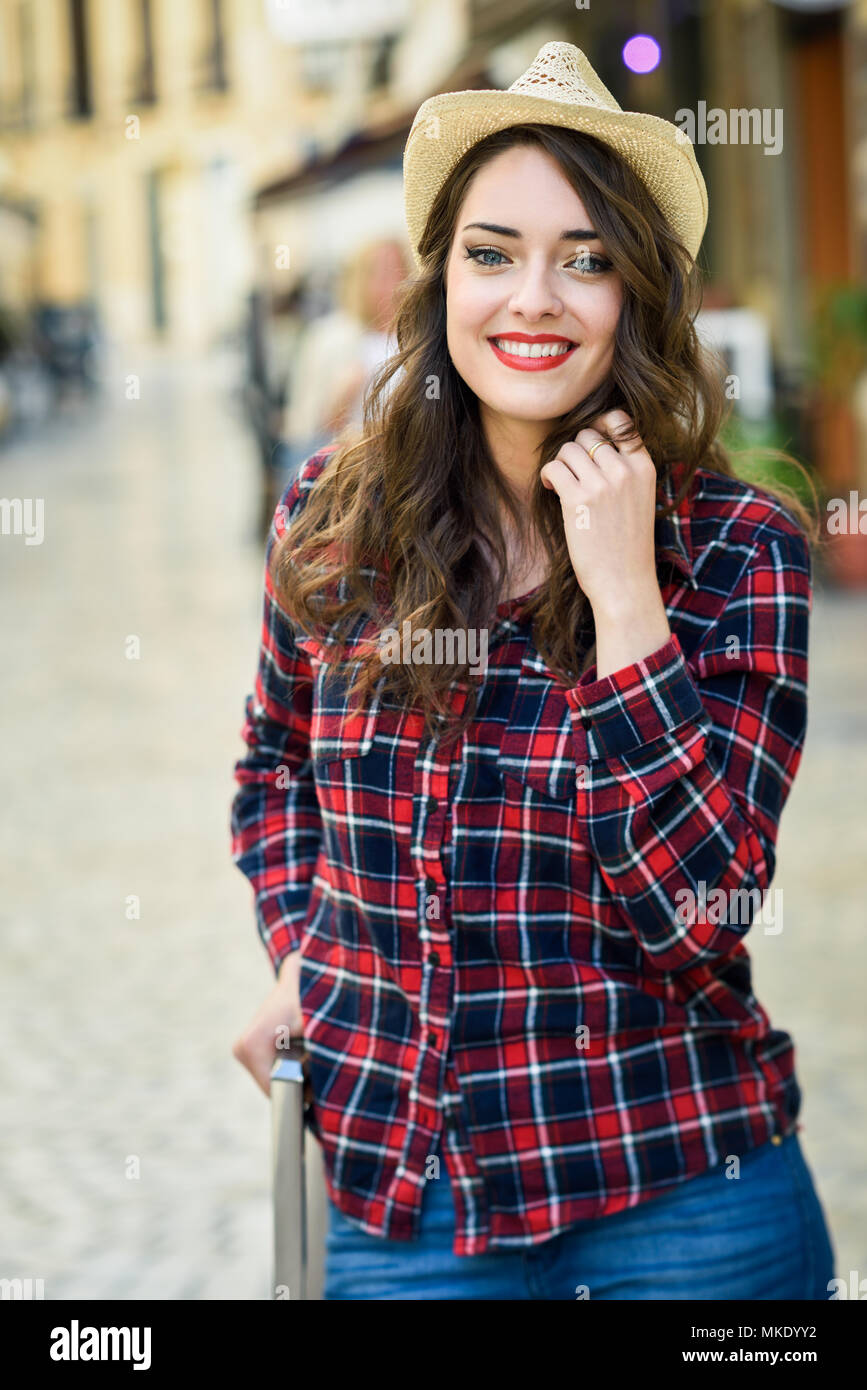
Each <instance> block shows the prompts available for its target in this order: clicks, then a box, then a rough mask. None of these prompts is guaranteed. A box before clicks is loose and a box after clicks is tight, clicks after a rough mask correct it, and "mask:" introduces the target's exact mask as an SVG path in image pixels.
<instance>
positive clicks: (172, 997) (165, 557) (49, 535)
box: [0, 352, 867, 1299]
mask: <svg viewBox="0 0 867 1390" xmlns="http://www.w3.org/2000/svg"><path fill="white" fill-rule="evenodd" d="M129 357H130V359H131V360H130V361H126V360H125V361H124V362H123V363H122V364H120V366H119V368H118V369H117V370H115V371H114V372H113V374H112V376H111V379H110V382H109V385H108V386H107V388H106V397H105V401H104V403H103V405H101V406H97V407H96V408H94V409H93V411H92V412H91V411H90V409H89V408H88V407H86V406H81V407H77V406H74V405H69V406H68V407H67V408H66V410H65V411H64V412H63V413H62V414H61V415H60V416H58V417H57V418H56V419H55V421H54V422H53V423H52V424H51V425H50V426H49V427H48V428H47V429H45V430H43V431H42V432H41V433H40V434H39V436H38V437H36V438H33V439H32V440H24V441H23V442H18V443H16V444H15V445H14V447H11V448H7V449H6V450H5V451H3V452H0V472H2V485H0V486H2V492H3V495H4V496H6V497H10V498H14V497H22V498H26V497H41V498H44V499H45V535H44V541H43V543H42V544H41V545H26V544H25V543H24V537H23V536H21V535H18V536H14V535H13V536H4V537H3V544H2V550H0V556H2V568H3V580H2V586H0V604H2V610H3V623H2V626H3V645H4V654H5V663H4V665H5V680H4V686H5V689H4V695H5V700H6V705H7V710H6V727H7V734H6V739H5V743H4V750H3V762H4V768H3V783H4V788H5V795H4V812H5V824H4V844H5V848H6V862H7V869H6V874H5V883H4V894H3V901H2V908H0V912H2V930H3V939H4V943H5V959H4V963H3V970H2V974H0V1088H2V1094H3V1106H2V1111H3V1113H2V1121H3V1123H2V1139H0V1145H2V1147H0V1192H2V1194H3V1196H2V1199H0V1200H2V1207H3V1211H2V1218H0V1276H3V1277H7V1278H13V1277H22V1278H26V1277H32V1278H42V1279H44V1283H45V1297H46V1298H47V1299H61V1298H87V1299H105V1298H123V1299H264V1298H267V1297H269V1286H270V1281H271V1228H270V1217H271V1211H270V1130H269V1113H268V1103H267V1101H266V1099H265V1097H264V1096H263V1095H262V1094H261V1092H259V1091H258V1090H257V1088H256V1087H255V1085H254V1083H253V1081H252V1080H251V1079H250V1077H249V1076H248V1074H247V1073H246V1072H245V1071H244V1070H243V1069H242V1068H241V1066H240V1065H239V1064H238V1063H237V1062H236V1061H235V1060H234V1058H233V1057H232V1055H231V1051H230V1048H231V1044H232V1041H233V1039H234V1038H235V1036H236V1034H237V1033H238V1031H239V1030H240V1028H241V1027H242V1026H243V1025H244V1023H245V1022H246V1020H247V1018H248V1016H249V1015H250V1014H251V1013H252V1012H253V1010H254V1009H255V1007H256V1006H257V1005H258V1003H259V1001H260V999H261V997H262V996H264V994H265V993H266V991H267V990H268V989H269V988H270V985H271V983H272V978H273V976H272V972H271V969H270V966H269V965H268V964H267V960H266V956H265V952H264V949H263V947H262V946H261V944H260V942H259V939H258V936H257V934H256V928H255V923H254V918H253V908H252V896H251V891H250V887H249V884H248V883H247V881H246V880H245V879H244V878H243V877H242V876H241V874H240V873H239V872H238V870H237V869H236V868H235V867H234V865H233V864H232V863H231V860H230V852H229V829H228V825H229V804H230V799H231V796H232V794H233V788H234V784H233V782H232V776H231V771H232V764H233V761H234V759H235V758H236V757H237V756H238V755H239V754H240V752H241V743H240V737H239V731H240V727H241V723H242V718H243V700H244V697H245V695H246V693H247V692H248V691H249V690H250V689H251V688H252V682H253V678H254V674H255V660H256V653H257V643H258V638H259V613H260V602H261V572H262V559H263V549H262V545H261V543H260V540H259V538H258V534H257V530H256V526H257V518H258V496H257V486H258V470H257V459H256V453H255V446H254V443H253V440H252V438H251V435H250V432H249V430H248V428H247V426H246V425H245V422H244V420H243V417H242V414H241V411H240V407H239V405H238V403H237V398H236V394H235V382H236V380H237V378H238V375H239V373H240V367H239V364H238V363H237V362H236V361H235V360H234V359H233V358H231V357H230V356H228V355H227V356H225V357H223V358H211V359H209V360H208V361H206V360H205V359H204V358H202V359H198V360H192V361H190V360H180V359H176V358H173V357H162V356H160V355H159V354H158V353H156V352H154V353H153V356H152V357H148V358H147V359H145V358H142V357H141V355H140V354H137V353H132V352H131V353H129ZM128 372H138V373H140V376H141V399H140V400H127V399H125V395H124V381H125V378H126V374H127V373H128ZM865 617H867V595H863V596H860V597H858V596H852V597H840V596H834V597H832V596H824V595H822V594H817V597H816V602H815V608H814V615H813V623H812V652H811V691H812V703H811V722H810V729H809V733H808V739H807V747H806V751H805V754H804V759H803V762H802V765H801V769H800V772H799V774H798V777H797V779H796V782H795V788H794V791H793V794H792V797H791V799H790V802H789V804H788V807H787V809H786V811H785V813H784V815H783V820H782V828H781V838H780V853H779V860H778V873H777V877H776V880H775V886H776V887H778V888H782V889H783V893H784V899H783V905H784V929H783V931H782V932H781V933H780V934H779V935H770V934H768V935H761V934H756V935H754V936H753V937H751V940H752V950H753V958H754V961H755V967H756V983H757V993H758V996H759V999H760V1000H761V1002H762V1003H763V1004H764V1005H765V1007H766V1008H767V1009H768V1011H769V1013H770V1015H771V1019H772V1020H773V1022H774V1024H775V1025H776V1026H778V1027H782V1028H785V1029H787V1030H788V1031H790V1032H791V1033H792V1034H793V1035H794V1038H795V1042H796V1045H797V1060H798V1071H799V1078H800V1082H801V1085H802V1088H803V1091H804V1105H803V1111H802V1116H801V1119H802V1124H803V1129H802V1132H801V1142H802V1144H803V1148H804V1152H805V1154H806V1157H807V1160H808V1163H809V1164H810V1166H811V1167H812V1169H813V1172H814V1174H815V1177H816V1180H817V1185H818V1189H819V1194H820V1196H821V1198H822V1200H823V1202H824V1204H825V1207H826V1211H827V1214H828V1218H829V1223H830V1226H831V1232H832V1239H833V1241H834V1245H835V1249H836V1255H837V1269H836V1273H837V1274H838V1275H839V1276H842V1277H844V1278H847V1279H848V1271H849V1270H850V1269H855V1270H860V1271H861V1273H862V1275H863V1274H867V1181H865V1178H867V1157H865V1152H864V1143H863V1136H864V1133H865V1132H867V1082H865V1079H864V1070H863V1066H862V1057H863V980H864V978H865V967H867V939H865V931H864V909H863V865H864V863H865V860H867V823H865V818H864V814H863V799H864V796H863V788H864V785H865V781H867V700H865V691H864V688H863V684H864V676H863V670H864V663H863V634H864V624H865ZM131 638H138V639H139V641H140V657H139V659H132V660H131V659H128V656H127V654H126V653H127V650H128V646H129V642H130V639H131ZM59 695H60V698H58V696H59ZM13 847H14V848H13ZM133 895H134V896H135V897H136V898H138V899H139V900H140V904H141V907H140V918H138V919H136V917H135V916H133V915H131V914H130V909H129V906H128V904H129V901H130V899H131V898H132V897H133ZM128 914H130V915H128ZM136 1164H138V1165H140V1172H139V1174H138V1175H137V1176H135V1175H133V1176H130V1173H131V1172H132V1173H135V1166H136Z"/></svg>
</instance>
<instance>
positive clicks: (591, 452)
mask: <svg viewBox="0 0 867 1390" xmlns="http://www.w3.org/2000/svg"><path fill="white" fill-rule="evenodd" d="M608 442H609V441H608V440H607V439H597V441H596V443H595V444H591V445H590V448H589V449H588V450H587V452H588V454H589V455H590V457H591V458H593V455H594V454H595V452H596V450H597V449H598V448H600V447H601V445H603V444H607V443H608Z"/></svg>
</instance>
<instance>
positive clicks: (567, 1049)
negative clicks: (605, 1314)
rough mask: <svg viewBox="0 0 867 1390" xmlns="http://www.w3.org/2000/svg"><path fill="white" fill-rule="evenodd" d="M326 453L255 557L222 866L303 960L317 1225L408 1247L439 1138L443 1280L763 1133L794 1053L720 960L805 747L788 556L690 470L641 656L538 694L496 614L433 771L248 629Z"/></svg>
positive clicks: (792, 545)
mask: <svg viewBox="0 0 867 1390" xmlns="http://www.w3.org/2000/svg"><path fill="white" fill-rule="evenodd" d="M329 452H330V451H329V450H323V451H321V452H319V453H317V454H313V455H312V456H311V457H310V458H308V459H307V460H306V461H305V463H304V464H303V465H302V468H301V470H300V472H299V473H298V474H297V475H296V477H295V479H294V481H293V483H292V484H291V486H289V487H288V488H287V489H286V491H285V492H284V495H283V498H282V500H281V503H280V505H279V506H278V507H277V510H276V512H275V516H274V521H273V523H272V528H271V534H270V536H269V540H268V544H267V547H266V569H265V583H264V588H265V594H264V620H263V624H262V635H261V647H260V651H259V666H258V675H257V678H256V685H255V693H254V694H252V695H250V696H249V697H248V698H247V701H246V722H245V724H244V727H243V730H242V738H243V739H244V741H245V743H246V747H247V751H246V754H245V755H244V756H243V757H242V758H241V759H240V760H239V761H238V762H237V763H236V765H235V778H236V781H237V783H238V784H239V785H238V789H237V791H236V793H235V796H234V801H233V803H232V853H233V859H234V862H235V863H236V864H237V865H238V867H239V868H240V869H241V870H242V872H243V873H244V874H245V875H246V876H247V877H248V878H249V880H250V881H251V883H252V885H253V887H254V889H255V903H256V913H257V921H258V928H259V932H260V934H261V937H262V940H263V942H264V944H265V946H266V948H267V950H268V953H269V956H270V958H271V961H272V963H273V965H274V968H275V971H276V970H277V969H279V965H280V962H281V961H282V960H283V958H284V957H285V956H286V954H287V953H288V952H290V951H292V950H294V949H296V948H298V947H300V948H301V952H302V958H301V977H300V978H301V1002H302V1014H303V1025H304V1039H305V1045H306V1050H307V1052H308V1055H309V1058H310V1081H311V1088H312V1095H313V1116H314V1118H313V1119H312V1120H311V1123H312V1124H313V1127H314V1130H315V1132H316V1133H317V1135H318V1137H319V1139H320V1142H321V1145H322V1150H323V1156H324V1161H325V1173H326V1181H327V1186H328V1191H329V1193H330V1196H331V1198H332V1200H333V1201H334V1202H335V1203H336V1204H337V1206H338V1207H339V1208H340V1209H341V1210H342V1211H343V1212H344V1214H345V1215H346V1216H348V1217H349V1218H350V1219H352V1220H354V1221H355V1222H356V1223H357V1224H359V1225H360V1226H361V1227H362V1228H363V1229H364V1230H365V1231H368V1232H370V1233H372V1234H377V1235H381V1236H385V1237H389V1238H392V1239H407V1238H412V1237H413V1236H414V1235H415V1233H416V1232H417V1229H418V1223H419V1216H420V1211H421V1205H422V1199H423V1195H424V1186H425V1182H426V1180H427V1179H428V1178H429V1177H430V1176H431V1173H432V1172H434V1171H436V1170H435V1169H432V1168H431V1167H430V1166H429V1165H428V1160H429V1158H430V1156H431V1155H433V1154H435V1153H436V1151H437V1148H438V1140H439V1137H440V1135H441V1134H443V1131H444V1135H443V1139H442V1143H443V1152H444V1155H445V1159H446V1165H447V1168H448V1173H449V1175H450V1177H446V1176H445V1175H443V1180H444V1181H449V1180H450V1181H451V1183H452V1186H453V1189H454V1195H455V1205H456V1215H457V1227H456V1233H455V1239H454V1246H453V1248H454V1252H455V1253H456V1254H466V1255H471V1254H476V1253H478V1252H481V1251H485V1250H494V1249H502V1248H510V1247H511V1248H517V1247H522V1246H528V1245H534V1244H536V1243H537V1242H540V1241H544V1240H547V1239H549V1238H550V1237H552V1236H555V1235H557V1234H558V1233H559V1232H561V1231H564V1230H566V1229H568V1228H569V1227H571V1226H573V1225H574V1224H575V1223H576V1222H579V1221H582V1220H585V1219H587V1218H589V1217H596V1216H606V1215H610V1214H611V1213H613V1212H618V1211H622V1210H623V1209H625V1208H628V1207H633V1206H635V1205H637V1204H638V1203H639V1202H643V1201H646V1200H648V1199H649V1198H652V1197H654V1196H656V1195H657V1194H659V1193H662V1192H665V1191H666V1190H668V1189H670V1188H672V1187H674V1186H676V1185H677V1184H679V1183H682V1182H683V1181H684V1180H685V1179H688V1178H690V1177H692V1176H694V1175H697V1174H699V1173H702V1172H703V1171H705V1170H706V1169H707V1168H709V1167H711V1166H713V1165H716V1164H719V1163H721V1162H723V1161H724V1160H725V1159H726V1158H727V1156H728V1155H731V1154H738V1155H743V1154H744V1153H745V1152H746V1151H747V1150H750V1149H752V1148H754V1147H755V1146H757V1145H759V1144H762V1143H763V1142H765V1141H766V1140H767V1139H769V1138H771V1137H773V1136H775V1135H780V1134H787V1133H790V1132H792V1130H794V1129H795V1128H797V1127H798V1126H797V1125H796V1119H797V1116H798V1113H799V1109H800V1100H801V1095H800V1089H799V1086H798V1082H797V1080H796V1077H795V1071H794V1046H793V1043H792V1039H791V1037H790V1036H789V1035H788V1034H787V1033H785V1032H781V1031H779V1030H776V1029H773V1028H772V1027H771V1024H770V1020H769V1018H768V1016H767V1013H766V1012H765V1010H764V1009H763V1008H762V1006H761V1005H760V1004H759V1002H758V1000H757V999H756V997H755V995H754V993H753V991H752V985H751V968H750V959H749V955H748V953H747V950H746V947H745V944H744V938H745V936H746V934H747V931H748V928H749V926H750V925H751V923H752V921H753V917H754V914H755V913H756V911H757V908H758V902H759V901H760V900H761V896H762V891H763V890H765V889H767V886H768V884H769V883H770V881H771V879H772V877H773V873H774V861H775V841H776V835H777V827H778V822H779V818H780V813H781V811H782V808H783V805H784V803H785V800H786V797H787V795H788V792H789V788H790V787H791V783H792V779H793V777H794V775H795V772H796V769H797V766H798V763H799V761H800V756H801V749H802V745H803V740H804V734H805V725H806V680H807V633H808V616H809V612H810V608H811V603H812V596H811V586H810V560H809V551H808V548H807V544H806V542H805V540H804V539H803V538H802V536H801V534H800V532H799V531H798V530H797V528H796V527H795V526H794V525H793V524H792V523H791V521H789V520H788V518H787V517H786V515H785V513H784V512H783V510H782V509H781V508H780V506H779V505H778V504H777V503H776V502H775V501H774V499H772V498H770V497H768V496H767V495H766V494H763V493H759V492H756V491H755V490H753V489H751V488H750V487H748V486H747V485H746V484H744V483H742V482H740V481H736V480H734V479H730V478H726V477H722V476H719V475H717V474H714V473H711V472H706V471H704V470H700V471H699V472H698V473H697V475H696V480H695V483H694V485H693V488H692V491H691V493H690V495H689V497H688V498H687V500H686V501H685V502H684V503H683V504H682V505H681V506H680V508H679V510H678V511H677V512H676V513H675V514H674V515H673V516H672V517H671V518H668V519H665V518H662V517H659V518H658V519H657V532H656V544H657V559H658V577H659V581H660V586H661V589H662V594H663V599H664V601H665V605H666V610H667V612H668V617H669V623H670V626H671V630H672V636H671V638H670V640H669V641H667V642H666V643H665V645H664V646H662V647H660V648H659V649H658V650H657V651H655V652H653V653H652V654H651V655H649V656H647V657H646V658H645V659H644V660H641V661H637V662H635V663H633V664H632V665H630V666H627V667H624V668H623V669H622V670H618V671H616V672H614V673H613V674H612V675H609V676H605V677H603V678H602V679H597V678H596V671H595V667H590V668H589V669H588V670H587V671H586V672H585V674H584V675H583V676H582V677H581V678H580V679H579V680H578V681H577V683H576V684H575V686H574V687H573V688H565V687H564V686H563V685H562V684H561V683H559V682H557V681H555V679H554V677H553V676H552V674H551V673H550V671H549V670H548V668H547V667H546V666H545V664H544V663H543V661H542V659H541V657H540V656H539V654H538V652H537V651H536V649H535V647H534V645H533V640H532V636H531V633H530V630H529V624H528V623H527V622H524V621H523V620H522V612H523V605H522V601H521V600H510V601H509V602H507V603H505V604H501V605H500V607H499V609H498V613H497V620H496V623H495V624H494V625H493V626H492V627H491V628H490V629H489V639H488V641H489V646H488V655H487V668H486V672H485V677H484V683H483V686H482V689H481V691H480V700H479V707H478V713H477V718H476V719H475V721H474V723H473V724H472V725H471V726H470V728H469V730H468V732H467V733H466V735H465V737H464V738H463V740H462V741H461V740H458V741H457V742H456V743H455V744H454V745H453V747H452V749H451V751H449V750H446V749H443V751H442V752H440V751H438V748H437V740H436V739H430V738H428V737H423V736H422V734H423V721H422V716H421V714H420V713H419V712H418V711H416V710H413V711H404V710H401V709H400V708H399V707H398V706H397V705H392V704H391V703H389V702H387V701H385V700H384V699H381V698H380V692H379V690H377V692H376V695H375V697H374V704H373V707H372V708H371V709H369V710H368V711H367V712H364V713H362V714H361V715H359V714H358V712H357V711H355V712H350V713H349V714H347V706H346V703H345V691H346V680H345V679H344V678H343V677H341V678H340V679H341V681H342V682H343V683H342V684H341V685H340V686H339V688H338V687H337V686H335V687H334V688H330V689H329V690H327V691H325V690H323V686H322V678H323V674H324V669H325V661H324V656H325V652H324V649H323V647H322V646H321V645H319V644H317V642H315V641H313V640H311V639H310V638H308V637H307V636H305V635H304V634H303V633H301V630H300V629H299V628H298V627H297V625H295V624H294V623H289V622H288V621H287V619H286V617H285V615H284V614H283V613H282V611H281V610H280V609H279V608H278V607H277V605H276V603H275V598H274V591H273V588H272V586H271V581H270V578H269V577H268V574H267V558H268V557H269V556H270V553H271V549H272V547H273V544H274V542H275V540H276V538H277V536H278V535H279V534H282V532H283V529H284V525H285V523H286V522H287V520H289V519H291V517H292V515H293V514H294V512H295V509H296V508H297V507H300V506H303V503H304V499H305V497H306V495H307V493H308V490H309V488H310V486H311V485H312V483H313V482H314V480H315V479H316V478H317V477H318V476H319V474H320V472H321V471H322V468H323V467H324V465H325V463H326V462H327V457H328V453H329ZM661 495H662V496H663V497H666V498H667V499H670V497H671V493H670V492H669V491H668V489H667V486H666V485H665V484H663V485H662V492H661ZM526 597H527V595H524V596H523V599H524V600H525V599H526ZM371 631H372V632H374V633H375V631H376V629H375V628H373V625H372V623H370V622H369V621H368V620H359V628H358V632H359V635H365V636H367V637H368V639H369V637H370V633H371ZM588 640H590V639H589V638H588ZM464 698H465V696H464V694H463V693H462V692H459V691H455V692H454V699H455V701H456V703H458V704H459V703H460V701H461V700H462V699H464ZM703 885H704V886H703ZM714 890H721V891H720V892H719V893H718V895H717V896H716V897H714ZM690 894H692V897H690V896H689V895H690ZM721 894H725V895H726V897H725V901H726V903H727V904H728V907H727V908H726V909H723V910H720V909H719V907H718V906H717V907H716V908H714V903H716V904H719V902H720V901H721ZM768 897H769V899H770V897H771V895H770V894H769V895H768ZM774 897H776V895H774ZM692 902H694V903H695V904H696V906H695V910H692V909H691V908H690V907H689V904H690V903H692ZM732 909H734V910H732ZM756 925H757V929H758V923H757V924H756ZM766 929H767V927H766Z"/></svg>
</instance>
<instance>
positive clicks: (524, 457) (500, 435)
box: [481, 406, 550, 497]
mask: <svg viewBox="0 0 867 1390" xmlns="http://www.w3.org/2000/svg"><path fill="white" fill-rule="evenodd" d="M481 415H482V428H483V429H484V432H485V440H486V442H487V445H488V449H489V450H490V454H491V457H492V458H493V460H494V463H495V464H496V465H497V467H498V468H499V470H500V472H501V473H502V475H503V477H504V479H505V481H506V482H507V483H508V484H509V486H510V487H511V488H512V490H513V492H515V493H516V494H517V495H518V496H519V497H528V496H529V494H530V490H531V488H532V486H533V484H534V482H535V480H536V475H537V473H538V472H539V469H540V468H541V467H542V459H541V458H540V457H539V449H540V446H541V444H542V441H543V439H544V438H545V435H546V434H547V433H548V430H549V428H550V425H549V423H548V422H546V421H539V420H506V419H504V418H503V417H502V416H490V415H488V414H487V412H486V409H485V407H484V406H482V410H481Z"/></svg>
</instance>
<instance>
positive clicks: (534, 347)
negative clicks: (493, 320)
mask: <svg viewBox="0 0 867 1390" xmlns="http://www.w3.org/2000/svg"><path fill="white" fill-rule="evenodd" d="M494 342H495V343H496V345H497V347H498V348H499V349H500V351H501V352H508V353H509V354H510V355H511V356H512V357H562V356H563V353H564V352H568V351H569V349H570V348H571V346H572V344H571V343H517V342H514V341H513V340H512V339H511V338H494Z"/></svg>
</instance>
